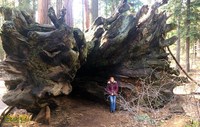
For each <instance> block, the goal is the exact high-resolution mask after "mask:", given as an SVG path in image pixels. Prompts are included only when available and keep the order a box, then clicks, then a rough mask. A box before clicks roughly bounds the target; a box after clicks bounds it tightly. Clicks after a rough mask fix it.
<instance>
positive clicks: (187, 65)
mask: <svg viewBox="0 0 200 127" xmlns="http://www.w3.org/2000/svg"><path fill="white" fill-rule="evenodd" d="M186 27H187V30H186V46H185V48H186V71H187V72H189V71H190V0H187V18H186Z"/></svg>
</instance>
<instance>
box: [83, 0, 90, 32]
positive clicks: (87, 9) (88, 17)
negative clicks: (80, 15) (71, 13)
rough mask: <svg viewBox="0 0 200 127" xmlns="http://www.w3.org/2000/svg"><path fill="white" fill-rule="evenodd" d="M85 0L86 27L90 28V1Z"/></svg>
mask: <svg viewBox="0 0 200 127" xmlns="http://www.w3.org/2000/svg"><path fill="white" fill-rule="evenodd" d="M84 1H85V26H86V29H87V30H88V29H89V27H90V9H89V2H88V0H84Z"/></svg>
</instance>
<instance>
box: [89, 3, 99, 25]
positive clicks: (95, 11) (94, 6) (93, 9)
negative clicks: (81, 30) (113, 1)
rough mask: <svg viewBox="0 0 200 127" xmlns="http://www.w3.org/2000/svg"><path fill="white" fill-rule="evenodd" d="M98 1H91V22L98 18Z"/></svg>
mask: <svg viewBox="0 0 200 127" xmlns="http://www.w3.org/2000/svg"><path fill="white" fill-rule="evenodd" d="M98 11H99V7H98V0H92V1H91V20H92V22H94V21H95V19H96V18H97V17H98Z"/></svg>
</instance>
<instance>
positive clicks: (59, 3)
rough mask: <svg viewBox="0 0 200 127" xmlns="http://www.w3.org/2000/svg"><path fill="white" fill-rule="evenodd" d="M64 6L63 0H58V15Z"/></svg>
mask: <svg viewBox="0 0 200 127" xmlns="http://www.w3.org/2000/svg"><path fill="white" fill-rule="evenodd" d="M62 7H63V4H62V0H56V12H57V16H59V15H60V11H61V9H62Z"/></svg>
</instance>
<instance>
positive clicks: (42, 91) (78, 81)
mask: <svg viewBox="0 0 200 127" xmlns="http://www.w3.org/2000/svg"><path fill="white" fill-rule="evenodd" d="M163 4H164V3H156V4H155V5H153V6H152V10H151V12H150V13H149V15H148V16H147V17H146V19H143V20H141V19H142V17H143V15H146V14H147V12H148V11H149V9H148V6H143V7H142V8H141V9H140V10H139V11H138V13H137V14H136V16H134V15H132V14H128V13H124V12H126V11H127V10H128V8H127V6H128V4H127V3H124V4H123V6H121V7H118V9H119V10H118V12H116V14H114V16H111V17H110V18H107V19H106V18H103V17H98V18H97V19H96V20H95V22H94V23H93V26H92V27H91V28H90V29H89V30H88V31H87V32H86V33H85V34H84V33H82V32H81V31H80V30H79V29H73V28H71V27H69V26H68V25H66V24H65V22H64V19H65V14H67V13H65V9H63V10H62V11H61V12H62V13H61V16H60V18H59V19H58V18H57V17H56V14H55V11H54V10H53V8H50V9H49V11H48V16H49V18H50V19H51V21H52V22H53V24H54V26H52V27H50V26H48V27H47V26H45V25H38V24H36V23H35V22H34V21H33V20H32V19H31V18H30V17H29V16H28V15H26V13H23V11H17V10H13V11H14V12H15V13H13V14H14V15H12V17H13V18H12V19H11V20H10V21H8V22H5V23H4V25H3V27H2V35H1V36H2V43H3V48H4V50H5V52H6V54H7V58H6V60H5V61H4V64H3V68H4V70H5V71H6V73H7V74H8V75H9V78H6V77H5V83H6V86H7V88H8V93H6V94H5V95H4V96H3V101H4V102H5V103H6V104H7V105H11V106H17V107H19V108H25V109H28V110H29V111H31V112H35V113H38V112H39V110H40V109H42V108H43V109H44V107H46V106H49V107H50V108H51V109H52V107H54V106H56V105H57V101H56V98H55V97H56V96H59V95H63V94H64V95H68V94H69V93H70V92H71V91H72V87H73V91H76V92H77V91H78V92H83V93H85V92H87V93H90V94H91V95H93V96H96V97H98V98H101V99H102V98H104V88H105V86H106V83H107V79H108V78H109V76H114V77H116V78H117V81H118V82H119V87H120V93H119V97H120V96H121V97H123V98H124V99H125V100H127V101H129V102H130V104H141V105H142V106H151V107H154V108H159V107H162V106H164V105H165V104H166V103H167V102H169V101H170V99H171V98H172V97H173V92H172V89H173V87H174V86H175V85H176V84H177V83H178V82H177V81H176V80H180V78H179V77H177V76H175V75H178V73H177V72H176V71H175V70H173V69H172V68H170V65H169V63H170V62H169V60H168V54H167V53H166V51H165V47H168V46H170V45H172V44H173V43H175V41H176V40H177V37H175V36H173V37H171V38H169V39H165V35H166V33H167V32H169V31H171V30H172V29H174V25H173V24H166V20H167V15H166V14H165V13H164V12H160V13H157V9H158V7H159V6H161V5H163ZM172 79H174V80H172ZM124 99H122V98H121V99H120V98H119V100H124ZM122 105H123V104H122Z"/></svg>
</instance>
